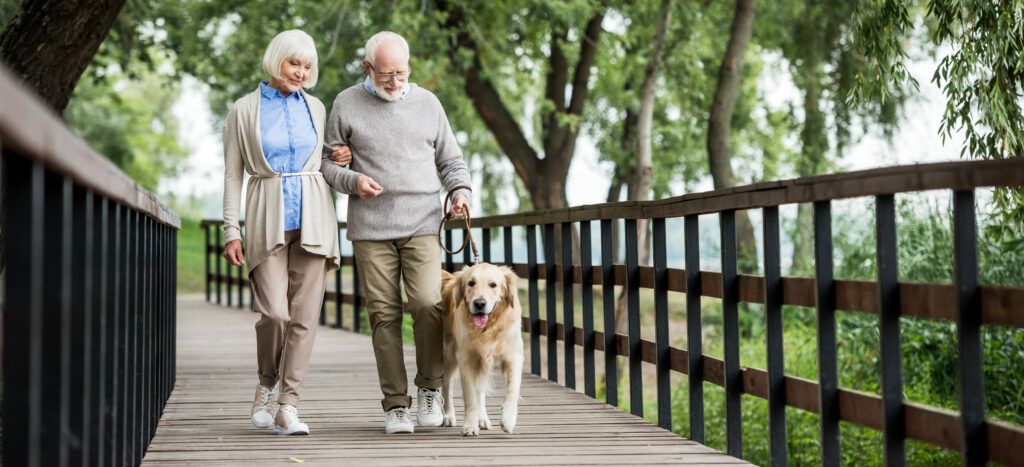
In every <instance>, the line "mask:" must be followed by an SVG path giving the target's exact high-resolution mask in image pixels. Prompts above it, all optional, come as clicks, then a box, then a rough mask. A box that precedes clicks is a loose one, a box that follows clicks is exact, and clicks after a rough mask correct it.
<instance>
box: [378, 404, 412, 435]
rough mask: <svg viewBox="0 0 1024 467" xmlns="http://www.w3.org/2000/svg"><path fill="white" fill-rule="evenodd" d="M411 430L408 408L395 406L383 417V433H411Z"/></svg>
mask: <svg viewBox="0 0 1024 467" xmlns="http://www.w3.org/2000/svg"><path fill="white" fill-rule="evenodd" d="M412 431H413V426H412V420H410V419H409V409H407V408H405V407H395V408H393V409H391V410H388V414H387V416H386V417H385V418H384V432H385V433H388V434H391V433H412Z"/></svg>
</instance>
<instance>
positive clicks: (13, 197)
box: [2, 155, 46, 465]
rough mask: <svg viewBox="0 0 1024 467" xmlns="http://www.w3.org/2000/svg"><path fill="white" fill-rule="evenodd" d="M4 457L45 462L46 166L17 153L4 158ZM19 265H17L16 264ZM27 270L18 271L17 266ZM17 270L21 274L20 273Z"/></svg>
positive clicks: (17, 462) (13, 461)
mask: <svg viewBox="0 0 1024 467" xmlns="http://www.w3.org/2000/svg"><path fill="white" fill-rule="evenodd" d="M2 163H3V170H4V172H5V173H4V174H3V178H4V183H5V184H6V186H5V187H4V196H3V198H4V200H3V201H4V209H5V216H4V226H3V229H4V232H5V234H6V241H5V244H4V245H3V247H4V254H5V257H6V259H7V268H8V272H7V274H5V275H4V281H5V283H4V307H3V314H4V317H3V347H4V351H3V360H4V361H3V371H4V375H3V386H4V388H3V398H4V424H5V425H6V426H9V427H19V428H18V429H13V428H9V429H6V430H4V433H3V443H2V444H3V460H4V462H6V463H7V464H8V465H39V462H40V458H39V455H40V453H39V449H40V439H39V431H40V426H41V417H40V410H41V408H40V396H39V394H40V392H41V385H42V373H41V371H40V370H41V366H42V365H41V361H42V348H43V346H42V323H43V313H42V304H43V303H42V299H43V297H42V295H43V266H44V265H45V263H44V262H43V253H44V247H43V245H45V242H44V241H43V229H44V227H45V226H44V223H43V217H42V216H43V213H44V212H45V208H46V206H45V202H44V201H45V199H44V193H43V190H44V186H43V184H44V177H43V168H42V165H41V164H39V163H32V162H29V161H27V160H25V159H22V158H20V157H17V156H10V155H5V156H4V158H3V162H2ZM16 265H17V266H16ZM16 267H17V268H23V269H19V270H15V269H14V268H16ZM15 271H17V272H18V273H15Z"/></svg>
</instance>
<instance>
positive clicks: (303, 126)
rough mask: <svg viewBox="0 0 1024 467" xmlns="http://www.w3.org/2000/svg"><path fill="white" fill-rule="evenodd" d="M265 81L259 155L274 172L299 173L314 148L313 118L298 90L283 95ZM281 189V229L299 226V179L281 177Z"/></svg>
mask: <svg viewBox="0 0 1024 467" xmlns="http://www.w3.org/2000/svg"><path fill="white" fill-rule="evenodd" d="M267 83H268V82H266V81H265V82H262V83H260V93H261V97H260V139H261V142H262V143H263V155H264V156H266V158H267V163H268V164H270V168H272V169H274V171H275V172H278V173H289V172H301V171H302V167H303V166H304V165H306V160H308V159H309V156H311V155H312V154H313V150H314V149H316V142H317V138H316V129H314V128H313V117H311V116H310V115H309V107H308V106H307V105H306V100H305V99H303V97H302V93H301V92H293V93H292V94H291V95H290V96H288V97H284V96H282V95H281V93H280V92H279V91H278V90H277V89H274V88H272V87H270V86H267ZM281 189H282V190H283V191H284V193H283V194H284V230H285V231H288V230H295V229H299V228H302V180H301V179H300V178H299V177H284V178H282V179H281Z"/></svg>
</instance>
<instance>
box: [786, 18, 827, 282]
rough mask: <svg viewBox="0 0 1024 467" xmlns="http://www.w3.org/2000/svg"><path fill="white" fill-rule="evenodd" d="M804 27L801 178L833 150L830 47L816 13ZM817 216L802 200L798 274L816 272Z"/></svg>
mask: <svg viewBox="0 0 1024 467" xmlns="http://www.w3.org/2000/svg"><path fill="white" fill-rule="evenodd" d="M804 18H805V19H804V21H801V24H800V29H802V30H803V31H805V32H804V34H805V35H806V36H807V37H808V38H809V39H808V44H807V54H806V57H804V59H803V60H802V61H801V62H800V64H799V65H798V66H799V70H800V71H799V73H798V74H797V80H798V82H797V85H798V86H799V87H800V88H802V89H803V91H804V125H803V128H802V129H801V130H800V143H801V147H800V159H799V160H798V161H797V163H796V172H797V176H799V177H810V176H813V175H818V174H820V173H821V172H822V170H824V168H825V155H826V153H827V152H828V150H829V142H828V135H827V134H826V128H825V113H824V112H822V110H821V98H822V92H823V86H822V80H823V79H824V76H823V75H824V70H823V69H822V62H823V61H824V58H825V57H824V55H825V50H827V49H829V48H830V47H827V46H826V44H823V43H822V42H821V41H827V40H829V39H827V38H822V37H821V35H820V34H817V33H816V29H817V28H820V27H821V25H820V24H819V23H818V22H817V21H815V20H814V15H810V14H805V15H804ZM813 218H814V214H813V210H812V209H811V205H810V204H808V203H801V204H800V205H799V207H797V215H796V226H795V229H794V232H793V267H792V273H793V274H796V275H814V270H813V265H814V259H813V254H814V228H813V226H812V219H813Z"/></svg>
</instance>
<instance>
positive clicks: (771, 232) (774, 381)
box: [763, 206, 789, 467]
mask: <svg viewBox="0 0 1024 467" xmlns="http://www.w3.org/2000/svg"><path fill="white" fill-rule="evenodd" d="M763 217H764V303H765V307H764V308H765V332H766V333H767V335H768V336H767V337H768V338H767V341H768V343H767V355H768V425H769V438H770V442H769V452H770V454H771V465H772V466H774V467H782V466H785V465H787V464H788V463H789V460H788V459H789V454H788V453H787V447H786V369H785V360H784V356H783V346H782V333H783V328H782V269H781V266H780V265H781V262H780V241H779V207H778V206H769V207H766V208H764V215H763Z"/></svg>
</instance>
